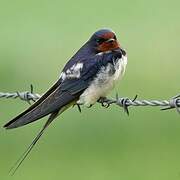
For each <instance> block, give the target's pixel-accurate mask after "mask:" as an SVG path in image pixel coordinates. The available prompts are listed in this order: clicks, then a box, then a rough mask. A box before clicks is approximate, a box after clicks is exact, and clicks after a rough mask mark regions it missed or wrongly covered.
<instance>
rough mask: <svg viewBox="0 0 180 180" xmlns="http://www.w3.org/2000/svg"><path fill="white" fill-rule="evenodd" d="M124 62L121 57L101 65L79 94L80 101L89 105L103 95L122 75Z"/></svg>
mask: <svg viewBox="0 0 180 180" xmlns="http://www.w3.org/2000/svg"><path fill="white" fill-rule="evenodd" d="M126 63H127V60H126V59H123V58H121V59H118V60H116V61H114V62H113V63H108V64H107V65H106V66H102V67H101V68H100V70H99V72H98V73H97V75H96V77H95V78H94V80H93V81H92V82H91V83H90V85H89V87H88V88H87V89H86V90H85V91H84V93H83V94H82V95H81V96H80V101H81V102H82V103H83V104H85V105H89V104H94V103H95V102H96V101H97V100H98V99H99V98H100V97H105V96H106V95H107V93H109V91H111V90H112V89H113V87H114V86H115V84H116V83H117V81H118V80H119V79H120V78H121V77H122V76H123V74H124V71H125V67H126Z"/></svg>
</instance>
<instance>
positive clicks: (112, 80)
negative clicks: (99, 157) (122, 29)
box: [4, 28, 127, 173]
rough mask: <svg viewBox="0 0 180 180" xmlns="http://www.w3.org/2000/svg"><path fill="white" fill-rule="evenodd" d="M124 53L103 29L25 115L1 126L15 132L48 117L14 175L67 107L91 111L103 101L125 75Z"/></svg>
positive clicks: (112, 35)
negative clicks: (86, 108)
mask: <svg viewBox="0 0 180 180" xmlns="http://www.w3.org/2000/svg"><path fill="white" fill-rule="evenodd" d="M126 64H127V53H126V51H125V50H124V49H123V48H122V47H121V45H120V43H119V41H118V40H117V37H116V34H115V32H114V31H112V30H111V29H108V28H103V29H100V30H98V31H96V32H95V33H93V35H92V36H91V37H90V39H89V40H88V41H87V42H86V43H85V44H84V45H83V46H82V47H81V48H80V49H79V50H78V51H77V52H76V53H75V55H74V56H72V57H71V58H70V60H69V61H68V62H67V63H66V65H65V66H64V68H63V70H62V72H61V74H60V77H59V78H58V80H57V81H56V82H55V83H54V85H53V86H52V87H51V88H50V89H49V90H48V91H47V92H46V93H44V94H43V95H42V97H41V98H40V99H39V100H37V101H36V102H35V103H34V104H32V105H31V106H30V107H29V108H28V109H26V110H25V111H24V112H22V113H20V114H19V115H18V116H16V117H15V118H13V119H12V120H11V121H9V122H8V123H6V124H5V125H4V128H6V129H13V128H18V127H21V126H24V125H27V124H29V123H32V122H35V121H37V120H39V119H41V118H43V117H45V116H48V115H49V117H48V119H47V121H46V122H45V124H44V126H43V127H42V129H41V130H40V131H39V133H38V134H37V136H36V137H35V138H34V139H33V141H32V143H31V144H30V145H29V146H28V148H27V149H26V151H25V152H24V153H23V155H22V156H21V157H20V159H19V160H18V161H17V162H16V163H15V165H14V167H13V168H14V173H15V172H16V170H17V169H18V168H19V167H20V165H21V164H22V162H23V161H24V160H25V158H26V157H27V155H28V154H29V153H30V151H31V150H32V149H33V147H34V145H35V144H36V143H37V142H38V140H39V139H40V137H41V136H42V135H43V133H44V131H45V130H46V129H47V127H48V126H49V125H50V124H51V123H52V121H53V120H54V119H55V118H57V117H58V116H59V115H60V114H61V113H63V112H64V111H65V110H67V109H68V108H69V107H71V106H74V105H77V106H78V107H80V106H81V105H84V106H86V107H91V106H92V105H94V104H95V103H96V102H97V101H99V100H100V99H103V98H106V96H107V94H108V93H109V92H110V91H111V90H112V89H113V88H114V86H115V85H116V84H117V82H118V81H119V80H120V79H121V78H122V76H123V75H124V72H125V69H126Z"/></svg>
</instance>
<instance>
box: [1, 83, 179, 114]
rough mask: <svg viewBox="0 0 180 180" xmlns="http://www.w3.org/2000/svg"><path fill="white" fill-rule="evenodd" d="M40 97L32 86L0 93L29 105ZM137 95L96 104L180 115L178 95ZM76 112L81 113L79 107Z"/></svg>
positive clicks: (101, 99)
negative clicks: (157, 97) (164, 97)
mask: <svg viewBox="0 0 180 180" xmlns="http://www.w3.org/2000/svg"><path fill="white" fill-rule="evenodd" d="M40 97H41V95H39V94H36V93H34V88H33V85H32V84H31V86H30V91H24V92H19V91H18V92H15V93H3V92H0V98H13V99H16V98H19V99H21V100H23V101H26V102H28V103H29V104H30V102H31V101H34V102H35V101H36V100H38V99H39V98H40ZM137 97H138V96H137V95H136V96H135V97H134V98H133V99H132V100H131V99H129V98H127V97H121V98H119V96H118V94H116V98H115V99H109V98H106V97H105V98H100V99H99V100H98V103H100V104H101V105H102V106H103V107H106V108H108V107H109V106H110V105H111V104H116V105H118V106H119V107H122V108H123V109H124V112H126V113H127V114H128V115H129V109H128V108H129V107H130V106H153V107H154V106H160V107H161V110H169V109H176V111H177V112H178V113H179V114H180V94H178V95H176V96H174V97H172V98H171V99H170V100H138V99H137ZM78 110H79V111H80V112H81V110H80V107H78Z"/></svg>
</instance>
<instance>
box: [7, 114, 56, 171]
mask: <svg viewBox="0 0 180 180" xmlns="http://www.w3.org/2000/svg"><path fill="white" fill-rule="evenodd" d="M58 113H59V111H56V112H54V113H52V114H51V115H50V116H49V119H48V120H47V122H46V123H45V125H44V126H43V128H42V129H41V131H40V132H39V133H38V134H37V136H36V137H35V138H34V140H33V141H32V143H31V144H30V145H29V146H28V148H27V149H26V151H25V152H24V153H23V154H22V156H21V157H20V158H19V159H18V160H17V161H16V163H15V164H14V165H13V167H12V168H11V169H10V173H11V174H12V175H14V174H15V172H16V171H17V170H18V168H19V167H20V166H21V164H22V163H23V161H24V160H25V159H26V157H27V156H28V154H29V153H30V152H31V150H32V149H33V147H34V146H35V144H36V143H37V142H38V140H39V139H40V137H41V136H42V135H43V133H44V131H45V129H46V128H47V127H48V126H49V125H50V123H51V122H52V121H53V120H54V119H55V118H56V117H57V116H58Z"/></svg>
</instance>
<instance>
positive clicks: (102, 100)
mask: <svg viewBox="0 0 180 180" xmlns="http://www.w3.org/2000/svg"><path fill="white" fill-rule="evenodd" d="M98 102H99V103H101V106H102V107H105V108H108V107H109V106H110V104H111V103H109V102H108V99H107V98H106V97H101V98H100V99H99V100H98Z"/></svg>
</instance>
